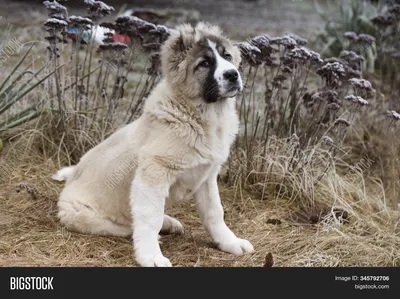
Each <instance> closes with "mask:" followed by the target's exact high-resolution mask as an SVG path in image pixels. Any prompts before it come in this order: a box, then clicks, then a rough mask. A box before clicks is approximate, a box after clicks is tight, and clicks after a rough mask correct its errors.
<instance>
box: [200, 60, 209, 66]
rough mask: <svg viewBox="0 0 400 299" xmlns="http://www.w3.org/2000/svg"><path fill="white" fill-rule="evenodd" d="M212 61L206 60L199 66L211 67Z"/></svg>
mask: <svg viewBox="0 0 400 299" xmlns="http://www.w3.org/2000/svg"><path fill="white" fill-rule="evenodd" d="M210 64H211V63H210V60H208V59H204V60H203V61H202V62H200V63H199V66H201V67H209V66H210Z"/></svg>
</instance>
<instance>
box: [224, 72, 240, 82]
mask: <svg viewBox="0 0 400 299" xmlns="http://www.w3.org/2000/svg"><path fill="white" fill-rule="evenodd" d="M238 77H239V73H238V71H237V70H229V71H226V72H225V73H224V79H225V80H228V81H230V82H236V81H237V79H238Z"/></svg>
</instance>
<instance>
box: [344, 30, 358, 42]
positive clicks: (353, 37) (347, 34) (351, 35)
mask: <svg viewBox="0 0 400 299" xmlns="http://www.w3.org/2000/svg"><path fill="white" fill-rule="evenodd" d="M343 36H344V37H345V38H347V39H348V40H350V41H354V42H356V41H357V40H358V36H357V34H356V33H355V32H353V31H348V32H345V33H344V34H343Z"/></svg>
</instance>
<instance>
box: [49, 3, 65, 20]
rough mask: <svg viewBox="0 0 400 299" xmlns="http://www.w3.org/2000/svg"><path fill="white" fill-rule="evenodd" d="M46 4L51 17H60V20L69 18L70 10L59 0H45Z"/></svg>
mask: <svg viewBox="0 0 400 299" xmlns="http://www.w3.org/2000/svg"><path fill="white" fill-rule="evenodd" d="M43 4H44V6H45V7H46V8H47V10H48V11H49V17H52V18H56V19H60V20H67V19H68V11H67V8H66V7H65V6H63V5H61V4H60V3H58V2H57V1H52V2H50V1H44V2H43Z"/></svg>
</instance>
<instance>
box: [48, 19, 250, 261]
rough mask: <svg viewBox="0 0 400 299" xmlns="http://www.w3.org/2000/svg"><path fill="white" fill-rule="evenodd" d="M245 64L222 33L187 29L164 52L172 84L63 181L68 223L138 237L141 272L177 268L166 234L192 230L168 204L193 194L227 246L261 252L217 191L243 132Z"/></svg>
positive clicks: (63, 215) (166, 78)
mask: <svg viewBox="0 0 400 299" xmlns="http://www.w3.org/2000/svg"><path fill="white" fill-rule="evenodd" d="M240 60H241V56H240V50H239V49H238V48H237V47H236V46H234V45H233V44H232V42H231V41H230V40H229V39H228V38H226V37H225V36H224V35H223V33H222V31H221V30H220V29H219V28H218V27H216V26H212V25H210V24H208V23H199V24H197V25H196V26H195V27H192V26H190V25H187V24H184V25H181V26H178V27H177V28H176V30H174V31H173V33H172V34H171V35H170V37H169V38H168V39H167V40H166V42H165V43H164V45H163V46H162V49H161V68H162V73H163V78H162V79H161V80H160V82H159V83H158V85H157V86H156V87H155V88H154V89H153V91H152V92H151V93H150V95H149V97H148V98H147V99H146V102H145V105H144V108H143V113H142V115H141V116H140V117H139V118H138V119H137V120H135V121H134V122H132V123H130V124H128V125H126V126H125V127H123V128H120V129H119V130H117V131H116V132H115V133H113V134H112V135H111V136H110V137H108V138H107V139H105V140H104V141H103V142H101V143H100V144H98V145H97V146H95V147H94V148H92V149H91V150H89V151H88V152H87V153H86V154H85V155H83V156H82V158H81V159H80V161H79V163H78V164H77V165H75V166H70V167H65V168H63V169H61V170H59V171H58V172H57V173H56V174H55V175H54V176H53V178H54V179H57V180H61V181H62V180H65V181H66V183H65V187H64V189H63V191H62V192H61V194H60V198H59V201H58V217H59V219H60V222H61V223H62V224H63V225H65V226H66V227H67V228H68V229H70V230H73V231H78V232H81V233H88V234H98V235H113V236H124V237H126V236H132V238H133V246H134V255H135V259H136V261H137V263H138V264H139V265H140V266H150V267H152V266H155V267H168V266H171V262H170V261H169V259H168V258H166V257H164V255H163V254H162V252H161V249H160V246H159V242H158V237H159V233H160V232H166V233H183V226H182V224H181V223H180V222H179V221H178V220H177V219H174V218H172V217H170V216H168V215H166V214H165V212H164V211H165V208H166V207H168V206H169V205H172V204H176V203H179V202H182V201H184V200H188V199H190V198H192V197H193V198H194V201H195V204H196V208H197V211H198V213H199V215H200V219H201V221H202V224H203V225H204V227H205V229H206V230H207V232H208V233H209V234H210V236H211V238H212V240H213V242H214V243H216V245H217V246H218V248H219V249H220V250H222V251H225V252H228V253H232V254H235V255H241V254H245V253H250V252H253V250H254V249H253V246H252V244H251V243H250V242H249V241H247V240H244V239H240V238H238V237H237V236H236V235H235V234H234V233H233V232H232V231H231V230H230V229H229V228H228V227H227V225H226V224H225V222H224V211H223V208H222V205H221V200H220V196H219V191H218V185H217V176H218V173H219V171H220V168H221V165H222V164H223V163H224V162H225V161H226V160H227V158H228V155H229V151H230V146H231V144H232V143H233V142H234V140H235V138H236V136H237V134H238V129H239V120H238V116H237V113H236V104H235V96H236V95H237V94H238V93H239V92H241V91H242V89H243V83H242V79H241V76H240V74H239V71H238V67H239V64H240Z"/></svg>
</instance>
